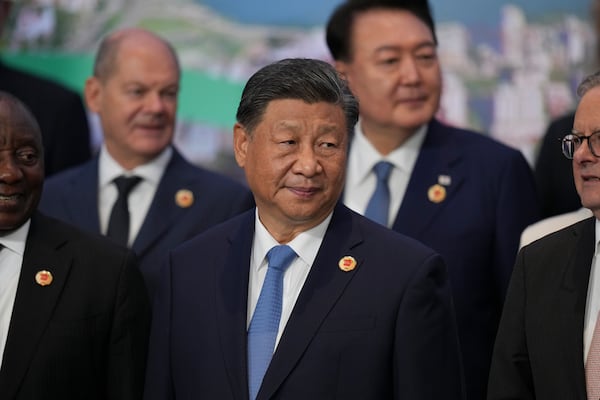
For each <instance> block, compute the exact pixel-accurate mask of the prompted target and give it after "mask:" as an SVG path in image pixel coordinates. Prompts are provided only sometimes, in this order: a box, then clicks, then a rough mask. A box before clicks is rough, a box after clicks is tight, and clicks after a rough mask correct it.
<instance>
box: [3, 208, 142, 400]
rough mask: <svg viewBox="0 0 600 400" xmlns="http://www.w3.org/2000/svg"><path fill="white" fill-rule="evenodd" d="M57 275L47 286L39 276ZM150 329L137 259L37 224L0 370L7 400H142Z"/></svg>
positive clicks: (54, 224) (53, 224) (100, 241)
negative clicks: (38, 281)
mask: <svg viewBox="0 0 600 400" xmlns="http://www.w3.org/2000/svg"><path fill="white" fill-rule="evenodd" d="M44 269H45V270H48V271H50V272H51V273H52V276H53V281H52V283H51V284H50V285H48V286H40V285H38V284H37V283H36V281H35V275H36V273H37V272H38V271H40V270H44ZM149 325H150V306H149V302H148V297H147V294H146V290H145V288H144V282H143V279H142V277H141V274H140V273H139V271H138V269H137V268H136V266H135V263H134V258H133V257H132V253H131V252H129V251H127V250H126V249H124V248H121V247H120V246H117V245H114V244H113V243H112V242H109V241H108V240H107V239H105V238H102V237H97V238H96V237H92V236H91V235H88V234H85V233H83V232H81V231H80V230H78V229H75V228H73V227H71V226H69V225H66V224H63V223H62V222H60V221H57V220H54V219H51V218H47V217H45V216H43V215H41V214H36V215H34V217H33V218H32V221H31V226H30V230H29V235H28V237H27V243H26V246H25V256H24V257H23V265H22V268H21V274H20V277H19V283H18V287H17V295H16V298H15V304H14V307H13V313H12V316H11V320H10V327H9V331H8V339H7V342H6V348H5V350H4V355H3V361H2V368H1V369H0V397H2V399H3V400H9V399H10V400H12V399H15V400H17V399H19V400H20V399H23V400H32V399H35V400H44V399H52V400H55V399H62V400H70V399H89V400H95V399H123V400H130V399H136V398H140V397H141V394H142V388H143V377H144V367H145V362H146V351H147V343H148V330H149Z"/></svg>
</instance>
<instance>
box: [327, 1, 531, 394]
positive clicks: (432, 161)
mask: <svg viewBox="0 0 600 400" xmlns="http://www.w3.org/2000/svg"><path fill="white" fill-rule="evenodd" d="M327 43H328V46H329V49H330V51H331V54H332V56H333V58H334V59H335V65H336V68H337V69H338V71H339V72H340V73H341V74H342V75H343V76H344V77H345V78H346V79H347V80H348V83H349V85H350V88H351V89H352V92H353V93H354V94H355V95H356V96H357V97H358V98H359V100H360V119H359V121H358V123H357V125H356V128H355V130H354V133H353V138H352V143H351V149H350V153H349V156H348V169H347V177H346V186H345V189H344V197H343V199H344V203H345V204H346V205H347V206H348V207H350V208H351V209H353V210H354V211H356V212H359V213H361V214H364V215H366V216H369V217H370V218H373V219H375V220H379V221H380V223H382V224H383V225H385V226H387V227H390V228H392V229H393V230H395V231H397V232H400V233H403V234H406V235H407V236H410V237H413V238H415V239H418V240H419V241H421V242H423V243H424V244H426V245H428V246H430V247H431V248H433V249H434V250H435V251H437V252H439V253H440V254H441V255H442V257H443V258H444V260H445V262H446V265H447V266H448V274H449V278H450V282H451V283H452V290H453V295H454V302H455V306H456V314H457V321H458V329H459V337H460V340H461V348H462V352H463V361H464V366H465V378H466V385H467V398H468V399H470V400H480V399H482V398H483V397H484V396H485V393H486V390H485V388H486V383H487V376H488V371H489V363H490V359H491V354H492V347H493V342H494V336H495V333H496V328H497V324H498V320H499V318H500V313H501V309H502V303H503V300H504V295H505V291H506V287H507V285H508V281H509V277H510V273H511V271H512V266H513V264H514V261H515V257H516V254H517V249H518V245H519V237H520V234H521V231H522V230H523V229H524V228H525V227H526V226H527V225H529V224H530V223H532V222H534V221H535V220H536V219H537V217H538V210H537V199H536V196H535V189H534V181H533V177H532V173H531V170H530V168H529V166H528V165H527V163H526V161H525V159H524V157H523V156H522V155H521V154H520V152H518V151H516V150H514V149H511V148H508V147H507V146H504V145H502V144H500V143H497V142H495V141H493V140H492V139H490V138H488V137H485V136H483V135H481V134H478V133H475V132H470V131H467V130H464V129H457V128H454V127H450V126H447V125H445V124H443V123H441V122H440V121H438V120H437V119H436V118H435V117H434V115H435V114H436V112H437V111H438V108H439V102H440V92H441V88H442V77H441V67H440V64H439V61H438V58H437V53H436V48H437V39H436V36H435V27H434V22H433V19H432V16H431V13H430V10H429V6H428V4H427V1H425V0H421V1H394V0H375V1H373V0H369V1H364V0H362V1H361V0H348V1H346V2H345V3H343V4H341V5H340V6H339V7H338V8H337V9H336V10H335V11H334V13H333V14H332V16H331V17H330V19H329V22H328V24H327ZM382 166H383V167H385V168H384V169H381V167H382ZM382 171H383V172H382ZM378 173H381V178H380V179H378V178H377V174H378ZM372 194H373V196H372ZM378 202H379V203H378Z"/></svg>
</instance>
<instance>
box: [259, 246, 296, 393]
mask: <svg viewBox="0 0 600 400" xmlns="http://www.w3.org/2000/svg"><path fill="white" fill-rule="evenodd" d="M294 258H296V253H295V252H294V250H292V248H291V247H289V246H286V245H281V246H275V247H273V248H272V249H271V250H269V252H268V253H267V260H269V268H268V269H267V275H266V277H265V281H264V283H263V286H262V289H261V291H260V295H259V297H258V303H256V309H255V310H254V315H253V316H252V320H251V321H250V327H249V328H248V386H249V390H250V399H251V400H254V399H256V395H257V394H258V389H260V385H261V384H262V380H263V377H264V376H265V372H266V371H267V368H268V367H269V363H270V362H271V357H272V356H273V350H274V349H275V340H276V339H277V332H278V331H279V321H280V319H281V303H282V297H283V274H284V273H285V270H286V269H287V268H288V267H289V266H290V264H291V263H292V260H294Z"/></svg>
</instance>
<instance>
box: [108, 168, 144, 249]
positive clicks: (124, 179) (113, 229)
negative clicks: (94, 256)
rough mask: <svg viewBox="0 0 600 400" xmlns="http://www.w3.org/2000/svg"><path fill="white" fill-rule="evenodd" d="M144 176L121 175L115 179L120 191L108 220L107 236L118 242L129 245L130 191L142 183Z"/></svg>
mask: <svg viewBox="0 0 600 400" xmlns="http://www.w3.org/2000/svg"><path fill="white" fill-rule="evenodd" d="M141 180H142V178H140V177H139V176H119V177H118V178H115V180H114V181H113V182H114V183H115V185H116V186H117V190H118V191H119V196H118V197H117V200H116V201H115V204H114V205H113V208H112V211H111V212H110V219H109V220H108V228H107V230H106V236H108V237H109V238H112V239H113V240H114V241H116V242H117V243H120V244H122V245H123V246H127V243H128V242H129V206H128V204H127V199H128V197H129V192H131V190H132V189H133V188H134V187H135V185H137V184H138V183H140V181H141Z"/></svg>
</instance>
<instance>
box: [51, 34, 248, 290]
mask: <svg viewBox="0 0 600 400" xmlns="http://www.w3.org/2000/svg"><path fill="white" fill-rule="evenodd" d="M157 60H160V62H157ZM179 78H180V69H179V63H178V60H177V56H176V54H175V51H174V49H173V48H172V47H171V46H170V45H169V44H168V43H167V42H166V41H164V40H163V39H161V38H160V37H158V36H156V35H155V34H153V33H151V32H148V31H145V30H142V29H124V30H120V31H117V32H114V33H112V34H110V35H108V36H107V37H106V38H105V39H104V40H103V42H102V44H101V45H100V48H99V50H98V54H97V56H96V62H95V65H94V75H93V76H92V77H90V78H89V79H88V80H87V82H86V86H85V98H86V101H87V104H88V107H89V108H90V109H91V110H92V111H94V112H96V113H97V114H98V115H99V117H100V121H101V124H102V130H103V132H104V144H103V146H102V148H101V150H100V154H99V156H98V157H97V158H94V159H93V160H91V161H90V162H88V163H86V164H84V165H82V166H80V167H76V168H74V169H71V170H68V171H65V172H64V173H61V174H58V175H56V176H54V177H52V178H51V179H49V180H48V181H47V182H46V184H45V187H44V192H43V196H42V201H41V205H40V207H41V209H42V210H43V211H45V212H46V213H48V214H49V215H52V216H54V217H57V218H59V219H63V220H65V221H68V222H71V223H73V224H75V225H77V226H79V227H81V228H83V229H85V230H88V231H91V232H96V233H103V234H107V235H108V236H110V237H113V238H114V239H115V240H118V241H121V242H122V243H123V244H126V245H129V246H131V248H132V249H133V250H134V251H135V252H136V254H137V255H138V256H139V258H140V268H141V271H142V273H143V274H144V278H145V279H146V283H147V286H148V290H149V292H150V295H152V294H153V292H154V288H155V286H156V283H157V279H158V273H159V267H160V265H161V264H162V263H163V261H164V260H163V258H164V257H165V256H166V254H167V252H168V251H169V250H170V249H172V248H173V247H175V245H177V244H179V243H181V242H183V241H185V240H186V239H189V238H190V237H192V236H193V235H195V234H197V233H199V232H201V231H203V230H204V229H206V228H208V227H210V226H213V225H215V224H217V223H219V222H222V221H224V220H226V219H228V218H230V217H232V216H234V215H236V214H238V213H240V212H241V211H244V210H247V209H249V208H250V207H252V206H253V200H252V196H251V194H250V191H249V190H248V189H247V188H245V187H244V186H243V185H241V184H239V183H236V182H234V181H233V180H231V179H229V178H227V177H224V176H221V175H218V174H216V173H214V172H210V171H208V170H205V169H203V168H199V167H196V166H193V165H192V164H190V163H189V162H188V161H186V160H185V159H184V158H183V157H182V156H181V154H180V153H179V152H178V151H177V150H176V149H175V148H174V147H173V146H172V140H173V134H174V130H175V118H176V109H177V94H178V91H179ZM120 177H126V178H133V179H136V180H137V182H135V183H136V184H135V186H134V187H133V189H131V191H130V192H129V194H128V196H126V198H125V200H124V202H125V207H126V208H125V214H126V216H127V217H129V226H128V229H127V230H126V231H125V232H121V233H120V234H118V235H117V234H115V233H114V232H115V230H114V229H112V227H113V226H114V225H113V224H112V221H113V218H112V216H113V214H114V210H115V209H117V207H116V205H117V204H121V202H120V201H119V199H121V200H122V198H121V197H120V196H119V195H118V187H119V186H118V185H117V182H118V181H119V180H120Z"/></svg>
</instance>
